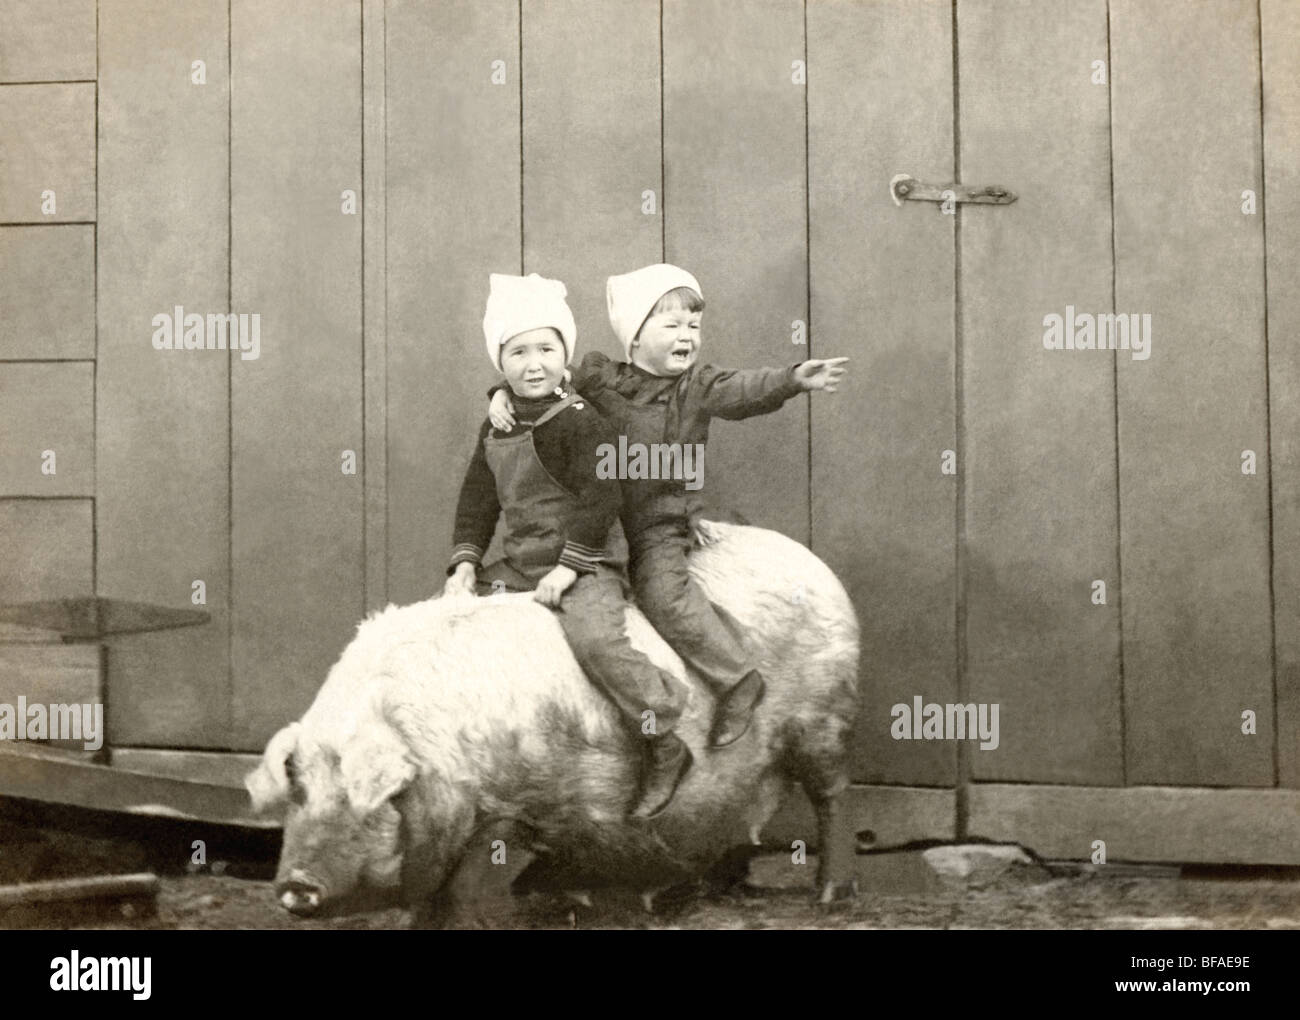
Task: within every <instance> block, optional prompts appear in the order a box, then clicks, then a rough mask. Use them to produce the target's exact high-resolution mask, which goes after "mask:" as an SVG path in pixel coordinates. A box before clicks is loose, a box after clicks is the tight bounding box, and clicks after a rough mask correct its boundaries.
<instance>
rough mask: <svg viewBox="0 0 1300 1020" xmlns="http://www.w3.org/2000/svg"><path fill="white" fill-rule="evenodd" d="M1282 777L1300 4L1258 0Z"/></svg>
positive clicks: (1290, 734) (1296, 446)
mask: <svg viewBox="0 0 1300 1020" xmlns="http://www.w3.org/2000/svg"><path fill="white" fill-rule="evenodd" d="M1260 18H1261V24H1260V35H1261V42H1262V53H1261V58H1262V64H1263V76H1264V77H1263V87H1264V92H1263V105H1264V190H1263V191H1262V192H1261V193H1260V194H1259V206H1260V212H1259V213H1258V214H1257V215H1259V216H1261V217H1262V218H1263V223H1262V224H1261V226H1262V227H1263V229H1264V232H1265V234H1264V243H1265V256H1266V259H1267V266H1266V273H1267V280H1268V291H1267V298H1268V308H1267V312H1268V334H1267V335H1268V376H1269V401H1270V428H1271V443H1272V451H1273V456H1272V460H1273V472H1272V480H1273V596H1274V605H1273V620H1274V628H1275V635H1276V641H1277V755H1278V781H1279V782H1280V784H1281V785H1282V786H1289V787H1297V786H1300V629H1298V628H1297V627H1296V626H1295V622H1296V620H1298V619H1300V348H1297V346H1296V345H1295V343H1294V342H1293V341H1292V337H1295V336H1296V335H1300V293H1297V292H1296V287H1295V282H1296V281H1297V280H1300V46H1297V45H1296V42H1297V40H1300V5H1296V4H1294V3H1288V2H1284V0H1261V3H1260Z"/></svg>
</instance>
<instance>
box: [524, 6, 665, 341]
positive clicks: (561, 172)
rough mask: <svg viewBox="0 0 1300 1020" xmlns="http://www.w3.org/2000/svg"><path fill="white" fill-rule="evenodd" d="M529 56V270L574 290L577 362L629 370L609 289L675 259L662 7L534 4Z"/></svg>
mask: <svg viewBox="0 0 1300 1020" xmlns="http://www.w3.org/2000/svg"><path fill="white" fill-rule="evenodd" d="M579 53H580V54H582V56H581V59H577V58H576V55H577V54H579ZM523 55H524V69H523V83H524V118H523V120H524V271H525V272H527V273H532V272H538V273H541V274H542V275H543V276H552V277H557V278H559V279H561V280H563V281H564V282H565V284H566V285H567V286H568V289H569V305H570V307H571V308H572V309H573V315H574V318H575V320H576V321H577V325H578V353H577V355H576V358H581V357H582V354H583V352H585V351H591V350H603V351H604V352H605V353H606V354H608V355H610V357H613V358H617V359H618V360H620V361H621V360H623V358H624V353H623V348H622V345H621V344H620V343H619V342H618V340H617V338H616V337H615V336H614V333H613V330H612V329H610V326H609V317H608V314H607V311H606V305H605V279H606V277H608V276H610V275H612V274H614V273H623V272H627V271H629V270H631V269H635V268H637V267H638V266H643V265H648V264H649V263H652V262H659V261H662V258H663V254H662V253H663V246H662V241H663V239H662V222H661V219H660V215H659V212H658V208H659V207H658V201H659V195H660V191H661V187H660V184H661V182H660V170H661V169H662V167H661V152H660V148H659V3H658V0H615V2H611V3H602V4H592V3H590V2H587V0H560V2H555V0H525V2H524V5H523ZM647 190H648V191H653V192H654V195H655V203H656V204H655V210H656V211H655V212H654V213H653V214H646V213H644V212H642V193H643V192H644V191H647ZM575 360H576V359H575Z"/></svg>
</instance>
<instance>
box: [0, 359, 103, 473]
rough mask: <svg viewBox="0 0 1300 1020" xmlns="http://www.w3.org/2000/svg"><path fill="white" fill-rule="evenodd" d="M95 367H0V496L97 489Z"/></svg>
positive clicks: (12, 364) (33, 364)
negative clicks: (2, 438)
mask: <svg viewBox="0 0 1300 1020" xmlns="http://www.w3.org/2000/svg"><path fill="white" fill-rule="evenodd" d="M94 377H95V366H94V365H93V364H91V363H90V362H59V363H54V364H42V363H40V362H10V363H9V364H4V365H0V435H3V436H4V437H5V438H4V443H3V444H0V496H92V495H94V492H95V421H94V406H95V401H94V393H95V384H94Z"/></svg>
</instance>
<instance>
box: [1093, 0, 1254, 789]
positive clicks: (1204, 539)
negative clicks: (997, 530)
mask: <svg viewBox="0 0 1300 1020" xmlns="http://www.w3.org/2000/svg"><path fill="white" fill-rule="evenodd" d="M1255 32H1256V25H1255V4H1254V3H1253V2H1251V0H1201V2H1199V3H1197V4H1195V16H1190V17H1189V12H1188V5H1187V4H1185V3H1178V2H1172V0H1170V2H1162V3H1152V2H1150V0H1143V2H1135V0H1112V3H1111V69H1110V70H1111V82H1112V86H1111V89H1112V104H1113V110H1114V149H1115V154H1114V179H1115V255H1116V266H1115V276H1116V283H1115V290H1116V293H1115V302H1116V311H1120V312H1140V313H1149V314H1150V315H1151V320H1152V334H1153V335H1152V342H1151V356H1150V358H1149V359H1148V360H1146V361H1138V360H1133V359H1132V358H1120V360H1119V440H1120V455H1119V467H1120V510H1121V522H1120V534H1121V544H1122V549H1121V558H1122V559H1121V562H1122V568H1123V575H1124V598H1123V613H1124V625H1123V633H1124V675H1125V684H1124V687H1125V710H1126V720H1127V745H1128V747H1127V751H1128V765H1129V769H1128V781H1129V783H1170V784H1174V783H1176V784H1191V785H1205V786H1211V785H1213V786H1250V785H1271V784H1272V782H1273V742H1272V732H1273V704H1272V702H1273V691H1272V675H1271V674H1272V662H1271V640H1270V627H1269V614H1270V609H1271V607H1270V604H1269V591H1268V587H1269V565H1268V491H1267V484H1268V481H1267V478H1268V464H1267V461H1266V458H1267V454H1268V450H1267V446H1268V434H1267V432H1266V428H1265V399H1264V398H1265V371H1266V366H1265V359H1264V343H1263V339H1264V304H1263V293H1262V289H1263V243H1262V232H1261V229H1260V219H1259V217H1258V216H1246V215H1243V214H1242V209H1241V203H1242V199H1241V193H1242V191H1243V190H1244V189H1247V188H1249V189H1252V190H1254V191H1256V192H1257V193H1258V192H1259V190H1260V188H1261V178H1260V168H1261V152H1260V126H1259V119H1258V116H1259V114H1258V110H1259V80H1258V66H1259V58H1258V53H1257V48H1256V40H1255ZM1244 450H1253V451H1254V452H1255V454H1256V455H1257V457H1258V458H1259V466H1258V473H1257V474H1253V475H1248V474H1243V473H1242V451H1244ZM1245 709H1251V710H1254V711H1255V712H1256V713H1257V716H1258V720H1259V722H1258V727H1259V732H1258V734H1257V735H1255V736H1245V735H1243V734H1242V732H1241V724H1242V718H1241V713H1242V712H1243V710H1245Z"/></svg>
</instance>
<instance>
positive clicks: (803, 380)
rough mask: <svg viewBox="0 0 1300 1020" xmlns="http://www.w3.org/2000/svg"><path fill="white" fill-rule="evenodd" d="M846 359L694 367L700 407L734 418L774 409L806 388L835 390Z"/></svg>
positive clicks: (841, 375) (711, 412)
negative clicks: (784, 365) (774, 365)
mask: <svg viewBox="0 0 1300 1020" xmlns="http://www.w3.org/2000/svg"><path fill="white" fill-rule="evenodd" d="M848 360H849V359H848V358H830V359H829V360H825V361H820V360H809V361H802V362H800V363H799V364H797V365H791V366H790V367H789V368H737V369H724V368H716V367H715V366H713V365H701V366H700V367H699V368H698V369H696V376H695V385H697V386H698V387H699V388H700V396H701V400H702V402H703V404H704V407H705V408H706V409H707V410H708V412H709V413H710V414H712V415H716V416H717V417H719V418H727V419H730V420H733V421H734V420H737V419H740V418H752V417H754V416H755V415H759V414H769V413H771V412H772V411H775V410H776V409H777V408H779V407H780V406H781V405H782V404H784V403H785V402H786V401H787V400H789V399H790V398H791V397H794V396H798V395H799V394H800V393H804V392H806V391H808V390H823V389H824V390H827V391H828V392H831V393H833V392H835V387H836V386H837V385H838V384H839V383H840V381H841V380H842V379H843V377H844V374H845V372H846V369H845V368H844V367H843V365H844V362H846V361H848Z"/></svg>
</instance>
